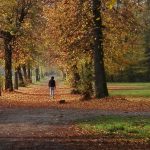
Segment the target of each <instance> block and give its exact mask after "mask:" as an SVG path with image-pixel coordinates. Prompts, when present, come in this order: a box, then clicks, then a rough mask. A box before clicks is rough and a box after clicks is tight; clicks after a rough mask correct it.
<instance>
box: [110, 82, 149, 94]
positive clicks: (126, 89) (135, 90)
mask: <svg viewBox="0 0 150 150" xmlns="http://www.w3.org/2000/svg"><path fill="white" fill-rule="evenodd" d="M108 88H109V93H110V95H111V96H134V97H150V83H141V82H140V83H108Z"/></svg>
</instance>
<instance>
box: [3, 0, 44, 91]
mask: <svg viewBox="0 0 150 150" xmlns="http://www.w3.org/2000/svg"><path fill="white" fill-rule="evenodd" d="M42 6H43V4H42V2H41V1H40V0H20V1H18V0H1V1H0V13H1V15H0V38H1V55H2V56H3V57H2V61H4V62H5V63H4V70H5V90H9V91H13V88H15V89H18V86H19V85H20V86H25V84H26V83H30V82H32V81H31V80H32V78H31V69H32V68H33V67H34V68H36V80H39V64H40V63H41V59H40V58H39V57H40V56H41V55H42V53H43V50H44V46H45V45H46V44H45V41H44V38H45V37H44V36H41V34H42V30H43V29H44V27H45V21H44V18H43V16H42V13H43V8H42ZM12 70H13V72H14V76H15V77H14V79H15V82H14V86H13V81H12V76H13V72H12ZM22 72H23V75H24V77H23V75H22Z"/></svg>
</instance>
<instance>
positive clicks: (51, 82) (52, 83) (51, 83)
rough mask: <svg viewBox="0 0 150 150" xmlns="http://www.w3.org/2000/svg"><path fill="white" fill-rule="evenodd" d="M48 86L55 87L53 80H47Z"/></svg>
mask: <svg viewBox="0 0 150 150" xmlns="http://www.w3.org/2000/svg"><path fill="white" fill-rule="evenodd" d="M48 86H49V87H55V86H56V83H55V80H49V84H48Z"/></svg>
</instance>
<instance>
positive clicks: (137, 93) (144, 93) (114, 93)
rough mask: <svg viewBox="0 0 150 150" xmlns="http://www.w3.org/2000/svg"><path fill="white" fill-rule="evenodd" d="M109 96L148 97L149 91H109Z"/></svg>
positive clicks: (149, 95)
mask: <svg viewBox="0 0 150 150" xmlns="http://www.w3.org/2000/svg"><path fill="white" fill-rule="evenodd" d="M109 93H110V95H111V96H134V97H150V90H144V89H143V90H142V89H141V90H110V91H109Z"/></svg>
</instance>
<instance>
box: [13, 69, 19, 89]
mask: <svg viewBox="0 0 150 150" xmlns="http://www.w3.org/2000/svg"><path fill="white" fill-rule="evenodd" d="M18 87H19V84H18V71H17V69H16V70H15V78H14V88H15V89H16V90H18Z"/></svg>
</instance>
